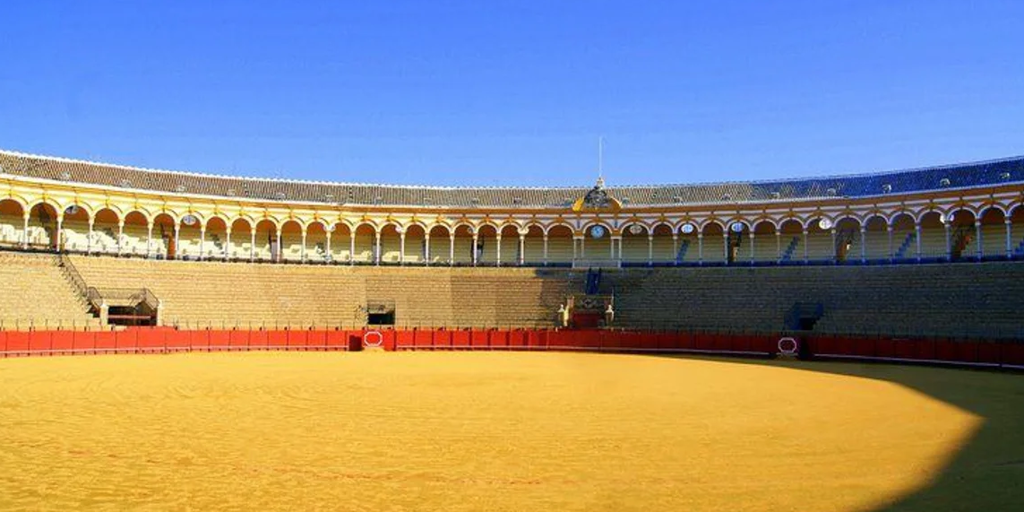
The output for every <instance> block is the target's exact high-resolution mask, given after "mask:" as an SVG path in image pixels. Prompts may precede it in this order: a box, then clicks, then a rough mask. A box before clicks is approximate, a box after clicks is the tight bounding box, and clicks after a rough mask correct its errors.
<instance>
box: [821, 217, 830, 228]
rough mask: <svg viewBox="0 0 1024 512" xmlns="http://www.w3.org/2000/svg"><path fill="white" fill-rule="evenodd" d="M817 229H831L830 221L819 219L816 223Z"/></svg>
mask: <svg viewBox="0 0 1024 512" xmlns="http://www.w3.org/2000/svg"><path fill="white" fill-rule="evenodd" d="M818 227H819V228H821V229H828V228H831V227H832V221H830V220H828V219H821V220H819V221H818Z"/></svg>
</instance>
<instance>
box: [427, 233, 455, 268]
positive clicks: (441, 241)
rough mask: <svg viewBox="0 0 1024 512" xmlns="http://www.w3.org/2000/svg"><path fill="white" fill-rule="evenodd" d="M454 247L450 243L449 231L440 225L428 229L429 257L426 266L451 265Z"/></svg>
mask: <svg viewBox="0 0 1024 512" xmlns="http://www.w3.org/2000/svg"><path fill="white" fill-rule="evenodd" d="M454 247H455V245H454V244H453V242H452V237H451V231H449V230H448V227H447V226H444V225H442V224H438V225H435V226H433V227H431V228H430V257H429V258H428V260H427V264H429V265H434V264H443V265H451V264H452V263H453V262H454V258H455V254H454Z"/></svg>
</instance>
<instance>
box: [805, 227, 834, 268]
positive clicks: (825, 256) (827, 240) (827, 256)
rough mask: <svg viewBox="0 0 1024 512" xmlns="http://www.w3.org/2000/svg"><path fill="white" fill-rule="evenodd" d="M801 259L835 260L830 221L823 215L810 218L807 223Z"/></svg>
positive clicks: (821, 261)
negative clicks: (805, 240)
mask: <svg viewBox="0 0 1024 512" xmlns="http://www.w3.org/2000/svg"><path fill="white" fill-rule="evenodd" d="M803 259H804V262H805V263H809V262H817V263H824V262H829V263H831V262H833V261H835V246H834V245H833V244H832V221H831V220H830V219H828V218H825V217H818V218H815V219H812V220H811V221H810V222H808V225H807V243H806V244H805V245H804V255H803Z"/></svg>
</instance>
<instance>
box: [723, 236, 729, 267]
mask: <svg viewBox="0 0 1024 512" xmlns="http://www.w3.org/2000/svg"><path fill="white" fill-rule="evenodd" d="M722 263H724V264H726V265H728V264H729V233H728V231H722Z"/></svg>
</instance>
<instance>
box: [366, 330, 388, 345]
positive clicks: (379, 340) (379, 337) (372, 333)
mask: <svg viewBox="0 0 1024 512" xmlns="http://www.w3.org/2000/svg"><path fill="white" fill-rule="evenodd" d="M371 336H376V337H377V338H376V340H375V341H370V339H371V338H370V337H371ZM383 344H384V335H383V334H381V333H380V331H367V332H366V333H365V334H363V346H364V347H379V346H381V345H383Z"/></svg>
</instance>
